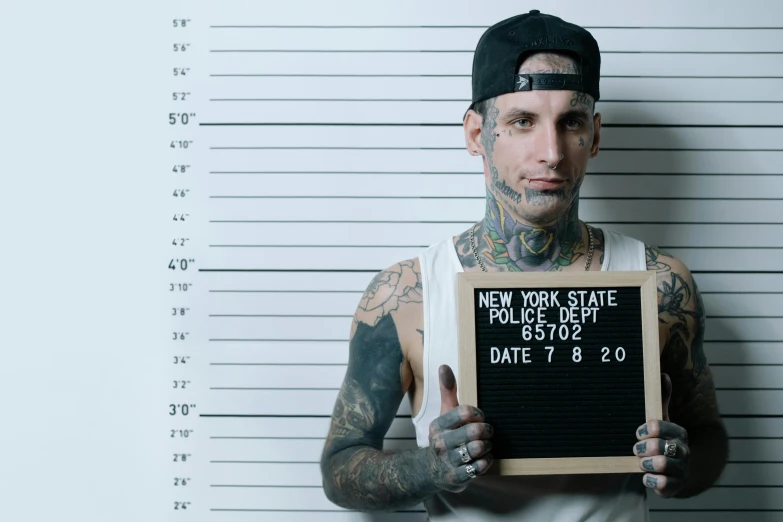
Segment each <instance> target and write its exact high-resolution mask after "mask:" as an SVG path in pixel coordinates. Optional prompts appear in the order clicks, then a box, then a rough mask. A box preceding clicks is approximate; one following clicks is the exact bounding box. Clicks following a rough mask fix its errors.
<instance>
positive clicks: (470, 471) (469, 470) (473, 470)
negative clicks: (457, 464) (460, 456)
mask: <svg viewBox="0 0 783 522" xmlns="http://www.w3.org/2000/svg"><path fill="white" fill-rule="evenodd" d="M465 471H466V472H467V473H468V476H469V477H470V478H472V479H474V478H476V476H477V475H476V468H474V467H473V465H472V464H468V465H467V466H465Z"/></svg>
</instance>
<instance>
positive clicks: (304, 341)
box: [208, 339, 778, 344]
mask: <svg viewBox="0 0 783 522" xmlns="http://www.w3.org/2000/svg"><path fill="white" fill-rule="evenodd" d="M208 341H209V342H215V343H237V342H238V343H347V342H349V339H208ZM705 342H706V343H725V344H728V343H732V344H748V343H765V344H767V343H775V342H778V341H777V340H774V339H761V340H754V339H742V340H738V339H727V340H723V339H707V340H706V341H705Z"/></svg>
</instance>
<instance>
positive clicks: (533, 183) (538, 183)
mask: <svg viewBox="0 0 783 522" xmlns="http://www.w3.org/2000/svg"><path fill="white" fill-rule="evenodd" d="M566 182H567V180H565V179H559V178H528V180H527V183H528V185H530V187H531V188H534V189H536V190H556V189H559V188H563V187H564V186H565V184H566Z"/></svg>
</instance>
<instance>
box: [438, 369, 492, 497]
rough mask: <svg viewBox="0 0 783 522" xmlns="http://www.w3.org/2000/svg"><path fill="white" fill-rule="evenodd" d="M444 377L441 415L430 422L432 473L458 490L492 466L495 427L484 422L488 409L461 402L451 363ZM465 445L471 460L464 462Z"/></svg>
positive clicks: (444, 484)
mask: <svg viewBox="0 0 783 522" xmlns="http://www.w3.org/2000/svg"><path fill="white" fill-rule="evenodd" d="M438 374H439V377H440V379H439V380H440V416H439V417H438V418H436V419H435V420H433V421H432V422H431V423H430V464H429V467H430V473H431V475H432V479H433V482H434V483H435V485H436V486H437V487H439V488H440V489H444V490H446V491H450V492H453V493H458V492H460V491H462V490H464V489H465V488H466V487H468V482H469V481H470V479H471V477H470V476H469V475H468V472H467V465H468V464H470V465H471V466H473V469H474V470H475V472H476V475H482V474H484V473H486V471H487V470H488V469H489V467H490V466H491V465H492V455H491V454H490V453H489V452H490V451H491V450H492V442H490V440H489V439H490V438H491V437H492V434H493V429H492V426H490V425H489V424H487V423H485V422H484V412H482V411H481V410H479V409H478V408H476V407H473V406H469V405H466V404H463V405H461V406H460V404H459V402H458V401H457V381H456V379H455V378H454V372H453V371H452V370H451V368H449V367H448V366H447V365H445V364H444V365H441V367H440V368H438ZM462 444H465V445H466V447H467V450H468V453H469V454H470V457H471V461H470V462H468V463H464V462H462V458H461V457H460V453H459V449H458V448H459V446H460V445H462Z"/></svg>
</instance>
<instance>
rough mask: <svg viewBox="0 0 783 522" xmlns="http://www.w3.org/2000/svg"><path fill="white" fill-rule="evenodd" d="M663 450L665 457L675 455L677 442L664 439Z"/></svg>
mask: <svg viewBox="0 0 783 522" xmlns="http://www.w3.org/2000/svg"><path fill="white" fill-rule="evenodd" d="M665 448H666V449H665V450H664V452H663V454H664V455H666V456H667V457H674V456H675V455H677V444H676V443H675V442H673V441H671V440H667V441H666V445H665Z"/></svg>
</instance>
